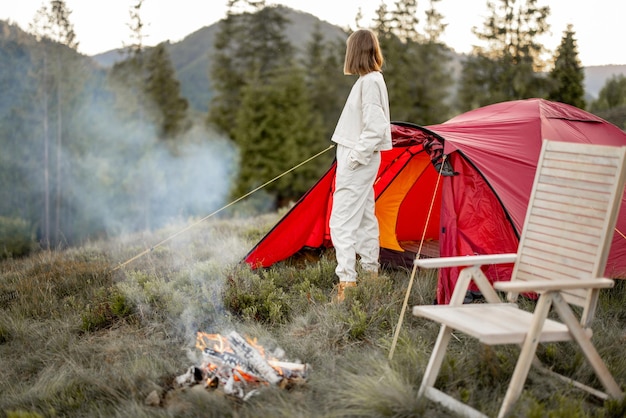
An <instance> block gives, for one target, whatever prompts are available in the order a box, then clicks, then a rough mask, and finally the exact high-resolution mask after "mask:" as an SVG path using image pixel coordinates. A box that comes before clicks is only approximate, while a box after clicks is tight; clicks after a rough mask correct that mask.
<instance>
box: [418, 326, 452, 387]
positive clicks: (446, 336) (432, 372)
mask: <svg viewBox="0 0 626 418" xmlns="http://www.w3.org/2000/svg"><path fill="white" fill-rule="evenodd" d="M451 335H452V328H450V327H447V326H445V325H442V326H441V329H440V330H439V335H438V336H437V341H436V342H435V347H434V348H433V352H432V354H431V355H430V360H428V365H427V366H426V370H425V371H424V377H423V378H422V384H421V386H420V389H419V391H418V392H417V397H418V398H421V397H422V396H424V393H425V392H426V389H428V388H430V387H433V386H434V385H435V381H436V380H437V376H439V370H440V369H441V364H442V363H443V358H444V357H445V355H446V350H447V348H448V343H449V342H450V336H451Z"/></svg>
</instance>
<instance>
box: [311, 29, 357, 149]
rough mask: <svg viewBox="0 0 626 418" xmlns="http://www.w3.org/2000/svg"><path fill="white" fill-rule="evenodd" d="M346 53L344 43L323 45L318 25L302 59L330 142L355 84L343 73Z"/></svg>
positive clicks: (336, 42) (313, 101)
mask: <svg viewBox="0 0 626 418" xmlns="http://www.w3.org/2000/svg"><path fill="white" fill-rule="evenodd" d="M344 51H345V42H343V41H327V42H324V36H323V34H322V32H321V28H320V26H319V25H316V26H315V28H314V30H313V33H312V34H311V40H310V41H309V43H308V44H307V45H306V51H305V55H304V58H303V67H304V69H305V76H306V85H307V89H308V96H309V97H310V100H311V103H312V111H313V112H314V113H315V114H316V115H317V116H318V117H319V119H320V121H321V123H322V125H323V127H324V129H323V135H324V137H325V138H327V139H330V136H331V135H332V133H333V131H334V129H335V124H336V122H337V120H338V119H339V114H340V113H341V110H342V108H343V105H344V103H345V99H346V97H347V96H348V93H349V92H350V87H351V84H352V83H351V82H352V81H353V80H352V79H351V78H350V77H346V76H345V75H344V74H343V57H344Z"/></svg>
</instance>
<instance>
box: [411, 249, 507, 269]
mask: <svg viewBox="0 0 626 418" xmlns="http://www.w3.org/2000/svg"><path fill="white" fill-rule="evenodd" d="M516 259H517V254H515V253H507V254H485V255H463V256H457V257H440V258H420V259H416V260H415V261H413V264H415V265H416V266H418V267H422V268H427V269H432V268H441V267H459V266H482V265H483V264H505V263H514V262H515V260H516Z"/></svg>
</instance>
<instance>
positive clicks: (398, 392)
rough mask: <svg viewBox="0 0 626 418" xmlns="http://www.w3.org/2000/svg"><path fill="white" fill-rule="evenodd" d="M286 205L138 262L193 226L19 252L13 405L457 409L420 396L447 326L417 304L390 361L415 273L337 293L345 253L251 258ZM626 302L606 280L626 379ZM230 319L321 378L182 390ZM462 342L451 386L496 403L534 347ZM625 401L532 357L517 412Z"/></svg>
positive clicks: (601, 316)
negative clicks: (230, 390)
mask: <svg viewBox="0 0 626 418" xmlns="http://www.w3.org/2000/svg"><path fill="white" fill-rule="evenodd" d="M279 216H280V214H269V215H264V216H258V217H233V218H230V219H215V220H213V219H212V220H209V221H208V222H205V223H203V224H200V225H199V226H197V227H195V228H192V229H190V230H188V231H187V232H186V233H185V234H180V235H177V236H176V238H174V239H172V240H169V241H168V242H167V244H166V245H162V246H157V247H156V248H154V249H153V250H152V251H150V252H149V253H148V254H147V255H145V256H143V257H140V258H138V259H136V260H134V261H132V262H130V263H128V264H125V265H123V266H121V264H120V263H124V262H125V261H127V260H129V259H131V258H132V257H133V256H135V255H137V254H140V253H141V252H143V251H144V250H145V249H146V248H151V246H154V245H155V244H156V243H158V242H161V241H162V240H163V239H166V238H168V237H172V236H173V235H174V234H175V233H176V232H178V231H180V230H181V229H182V228H184V227H185V226H186V225H172V226H171V227H170V228H169V229H166V230H162V231H158V232H155V233H145V234H138V235H135V236H127V237H124V238H123V239H118V240H114V241H104V242H94V243H91V244H89V245H86V246H84V247H81V248H76V249H72V250H68V251H63V252H41V253H38V254H35V255H33V256H32V257H30V258H25V259H15V260H5V261H3V262H2V263H1V264H0V370H2V379H0V411H2V412H0V416H6V417H27V416H29V417H37V416H102V417H105V416H106V417H129V416H133V417H153V416H154V417H174V416H176V417H192V416H194V417H195V416H202V417H260V416H264V417H265V416H267V417H270V416H271V417H356V416H359V417H410V416H429V417H446V416H449V414H448V413H447V412H444V411H443V410H441V409H440V408H439V407H438V406H436V405H435V404H433V403H431V402H427V401H423V400H418V399H417V398H416V394H417V388H418V386H419V383H420V380H421V377H422V374H423V370H424V368H425V365H426V362H427V359H428V356H429V354H430V351H431V348H432V345H433V343H434V340H435V338H436V334H437V331H438V330H437V328H436V327H435V325H434V324H432V323H430V322H428V321H426V320H423V319H418V318H414V317H413V316H411V315H410V314H407V315H406V318H405V321H404V324H403V328H402V332H401V334H400V338H399V342H398V346H397V347H396V350H395V355H394V358H393V359H392V360H391V361H389V360H388V359H387V356H388V352H389V348H390V345H391V342H392V336H393V332H394V328H395V326H396V324H397V321H398V316H399V313H400V309H401V305H402V301H403V298H404V293H405V290H406V287H407V283H408V280H409V277H410V272H408V271H404V270H386V271H384V274H383V275H382V276H381V277H380V278H378V279H373V280H371V281H369V282H367V283H364V284H363V283H362V284H361V285H360V286H359V287H358V288H357V290H356V291H355V292H353V293H351V294H349V295H348V296H347V298H346V301H345V302H344V303H343V304H332V303H329V302H330V300H331V295H332V291H333V285H334V280H335V279H334V273H333V269H334V260H333V255H332V252H331V253H328V254H326V255H325V256H323V257H322V259H321V260H319V261H313V262H304V261H302V262H300V264H296V263H291V264H290V263H285V264H281V265H278V266H275V267H273V268H271V269H268V270H265V271H251V270H250V269H249V268H248V267H247V266H245V265H241V264H240V263H239V261H240V260H241V259H242V258H243V257H244V256H245V254H246V252H247V251H248V250H249V249H250V248H251V247H252V246H253V245H254V244H255V243H256V242H257V241H258V239H259V238H260V237H261V236H262V235H263V234H264V233H265V232H266V231H267V230H268V229H269V228H271V227H272V226H273V225H274V223H275V222H276V220H277V219H278V217H279ZM116 267H119V268H118V269H116ZM435 283H436V278H435V276H434V275H433V273H432V272H421V273H419V274H418V275H417V277H416V282H415V284H414V286H413V290H412V294H411V295H410V299H409V306H412V305H415V304H426V303H431V302H432V301H433V299H434V295H435ZM522 303H523V305H524V306H525V307H527V308H529V309H530V308H532V305H533V303H532V302H531V301H522ZM625 306H626V281H620V282H619V283H618V286H617V287H616V288H615V289H612V290H609V291H605V292H604V293H603V294H602V297H601V303H600V307H599V313H598V317H597V320H596V323H595V326H594V329H595V334H594V337H593V340H594V342H595V344H596V345H597V346H598V347H600V351H601V354H602V356H603V357H604V359H605V360H606V361H607V364H608V367H609V369H610V370H611V371H612V372H613V373H614V375H615V376H616V379H617V380H618V382H619V384H620V385H621V386H622V388H624V387H625V385H626V358H624V349H623V346H624V343H625V342H626V329H625V325H624V324H625V323H626V308H625ZM230 330H235V331H237V332H238V333H240V334H242V335H247V336H250V337H256V338H257V339H258V341H259V342H260V343H261V344H263V345H264V346H265V347H268V348H269V347H276V348H281V349H282V350H283V351H284V353H285V356H286V358H287V359H288V360H291V361H296V360H299V361H301V362H305V363H308V364H309V365H310V366H311V370H312V371H311V372H310V375H309V377H308V380H307V382H306V383H305V384H303V385H298V386H295V387H293V388H291V389H279V388H277V387H267V388H265V389H263V390H261V391H260V392H259V393H258V394H257V395H256V396H253V397H251V398H250V399H249V400H247V401H242V400H240V399H238V398H234V397H230V396H226V395H225V394H224V392H223V391H222V390H221V389H219V388H218V389H213V390H211V389H203V388H201V387H200V386H196V387H195V388H191V389H181V388H177V387H176V385H175V384H174V382H175V378H176V376H179V375H181V374H183V373H184V372H185V371H186V370H187V368H188V367H189V366H192V365H195V364H197V362H198V356H199V353H198V352H197V351H198V350H196V349H195V347H194V340H195V332H196V331H205V332H209V333H222V334H226V333H228V332H229V331H230ZM453 347H454V348H453V349H452V355H451V356H449V357H447V358H446V361H445V363H444V368H443V371H442V379H441V381H440V385H443V386H445V387H447V388H448V389H451V390H452V391H453V392H455V393H456V394H457V395H458V396H460V397H462V398H465V399H468V400H469V402H470V403H472V404H474V405H480V408H481V409H482V410H483V411H485V412H487V413H489V414H491V415H493V414H495V412H496V411H497V408H498V403H497V400H498V399H499V398H501V397H502V395H503V393H504V390H505V387H506V383H507V382H508V378H509V377H510V374H511V371H512V368H513V365H514V361H515V359H516V355H517V353H518V349H517V348H515V347H511V348H503V349H502V348H498V349H488V348H485V347H482V346H480V345H478V344H477V343H475V342H474V341H472V340H468V339H465V338H463V337H461V336H459V337H458V338H457V339H456V340H455V341H454V342H453ZM540 357H541V358H542V359H543V360H546V362H548V363H549V364H551V365H553V366H554V367H555V369H557V370H560V371H562V372H565V373H571V374H573V375H574V376H575V377H576V378H578V379H581V380H583V381H585V382H587V383H588V384H591V385H595V384H596V383H597V382H596V381H595V379H594V378H593V377H592V376H593V373H592V372H591V370H590V368H589V366H588V365H587V364H586V363H585V362H584V361H583V360H582V356H581V355H580V354H579V352H578V351H577V350H573V349H572V346H571V345H570V344H550V345H548V346H546V347H544V348H542V349H541V350H540ZM482 361H486V363H484V362H482ZM624 413H626V401H622V402H614V401H613V402H605V403H603V402H601V401H598V400H596V399H594V398H591V397H588V396H586V395H585V394H584V393H583V392H581V391H579V390H576V389H574V388H572V387H569V386H567V385H565V384H563V383H562V382H560V381H557V380H556V379H554V378H552V377H547V376H543V375H541V374H539V372H537V371H534V370H531V373H530V378H529V381H528V384H527V386H526V390H525V391H524V393H523V395H522V398H521V400H520V402H518V404H517V405H516V409H515V411H514V413H513V415H512V416H524V417H529V416H530V417H543V416H553V417H565V416H567V417H572V416H577V417H617V416H624Z"/></svg>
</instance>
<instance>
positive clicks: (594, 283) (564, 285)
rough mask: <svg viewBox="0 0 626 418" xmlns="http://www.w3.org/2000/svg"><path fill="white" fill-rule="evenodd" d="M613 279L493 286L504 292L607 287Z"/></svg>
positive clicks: (498, 283) (515, 282)
mask: <svg viewBox="0 0 626 418" xmlns="http://www.w3.org/2000/svg"><path fill="white" fill-rule="evenodd" d="M614 285H615V282H614V281H613V280H612V279H606V278H597V279H567V280H530V281H513V282H495V283H494V284H493V287H494V288H495V289H497V290H501V291H503V292H515V293H521V292H537V293H541V292H545V291H550V290H571V289H607V288H610V287H613V286H614Z"/></svg>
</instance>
